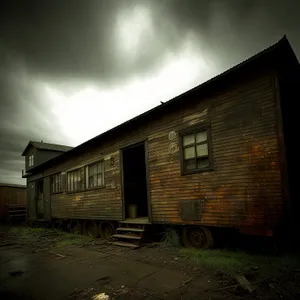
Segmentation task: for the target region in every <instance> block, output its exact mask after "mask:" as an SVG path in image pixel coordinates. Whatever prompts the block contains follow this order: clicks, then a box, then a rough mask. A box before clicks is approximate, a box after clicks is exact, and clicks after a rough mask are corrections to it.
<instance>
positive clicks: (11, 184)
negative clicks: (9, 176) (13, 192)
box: [0, 183, 26, 189]
mask: <svg viewBox="0 0 300 300" xmlns="http://www.w3.org/2000/svg"><path fill="white" fill-rule="evenodd" d="M0 187H14V188H25V189H26V185H22V184H14V183H0Z"/></svg>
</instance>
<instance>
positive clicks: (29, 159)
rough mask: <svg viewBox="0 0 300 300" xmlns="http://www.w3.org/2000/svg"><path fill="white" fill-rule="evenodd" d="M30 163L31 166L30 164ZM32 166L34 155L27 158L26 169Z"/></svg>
mask: <svg viewBox="0 0 300 300" xmlns="http://www.w3.org/2000/svg"><path fill="white" fill-rule="evenodd" d="M30 162H32V164H31V163H30ZM33 166H34V154H31V155H29V156H28V167H29V168H30V167H33Z"/></svg>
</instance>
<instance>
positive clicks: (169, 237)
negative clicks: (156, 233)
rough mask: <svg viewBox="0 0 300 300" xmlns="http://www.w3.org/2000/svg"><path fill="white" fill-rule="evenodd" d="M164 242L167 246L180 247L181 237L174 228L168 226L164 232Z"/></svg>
mask: <svg viewBox="0 0 300 300" xmlns="http://www.w3.org/2000/svg"><path fill="white" fill-rule="evenodd" d="M162 242H163V244H164V245H165V246H171V247H179V246H180V237H179V234H178V232H177V231H176V230H175V229H174V228H167V229H166V231H165V232H164V233H163V238H162Z"/></svg>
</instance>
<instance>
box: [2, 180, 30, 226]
mask: <svg viewBox="0 0 300 300" xmlns="http://www.w3.org/2000/svg"><path fill="white" fill-rule="evenodd" d="M26 200H27V191H26V185H19V184H9V183H0V222H5V221H8V220H12V219H13V220H15V219H23V220H26V205H27V201H26Z"/></svg>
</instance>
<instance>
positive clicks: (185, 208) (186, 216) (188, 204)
mask: <svg viewBox="0 0 300 300" xmlns="http://www.w3.org/2000/svg"><path fill="white" fill-rule="evenodd" d="M204 201H205V200H204V199H198V200H182V201H180V217H181V220H182V221H201V220H202V208H203V203H204Z"/></svg>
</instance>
